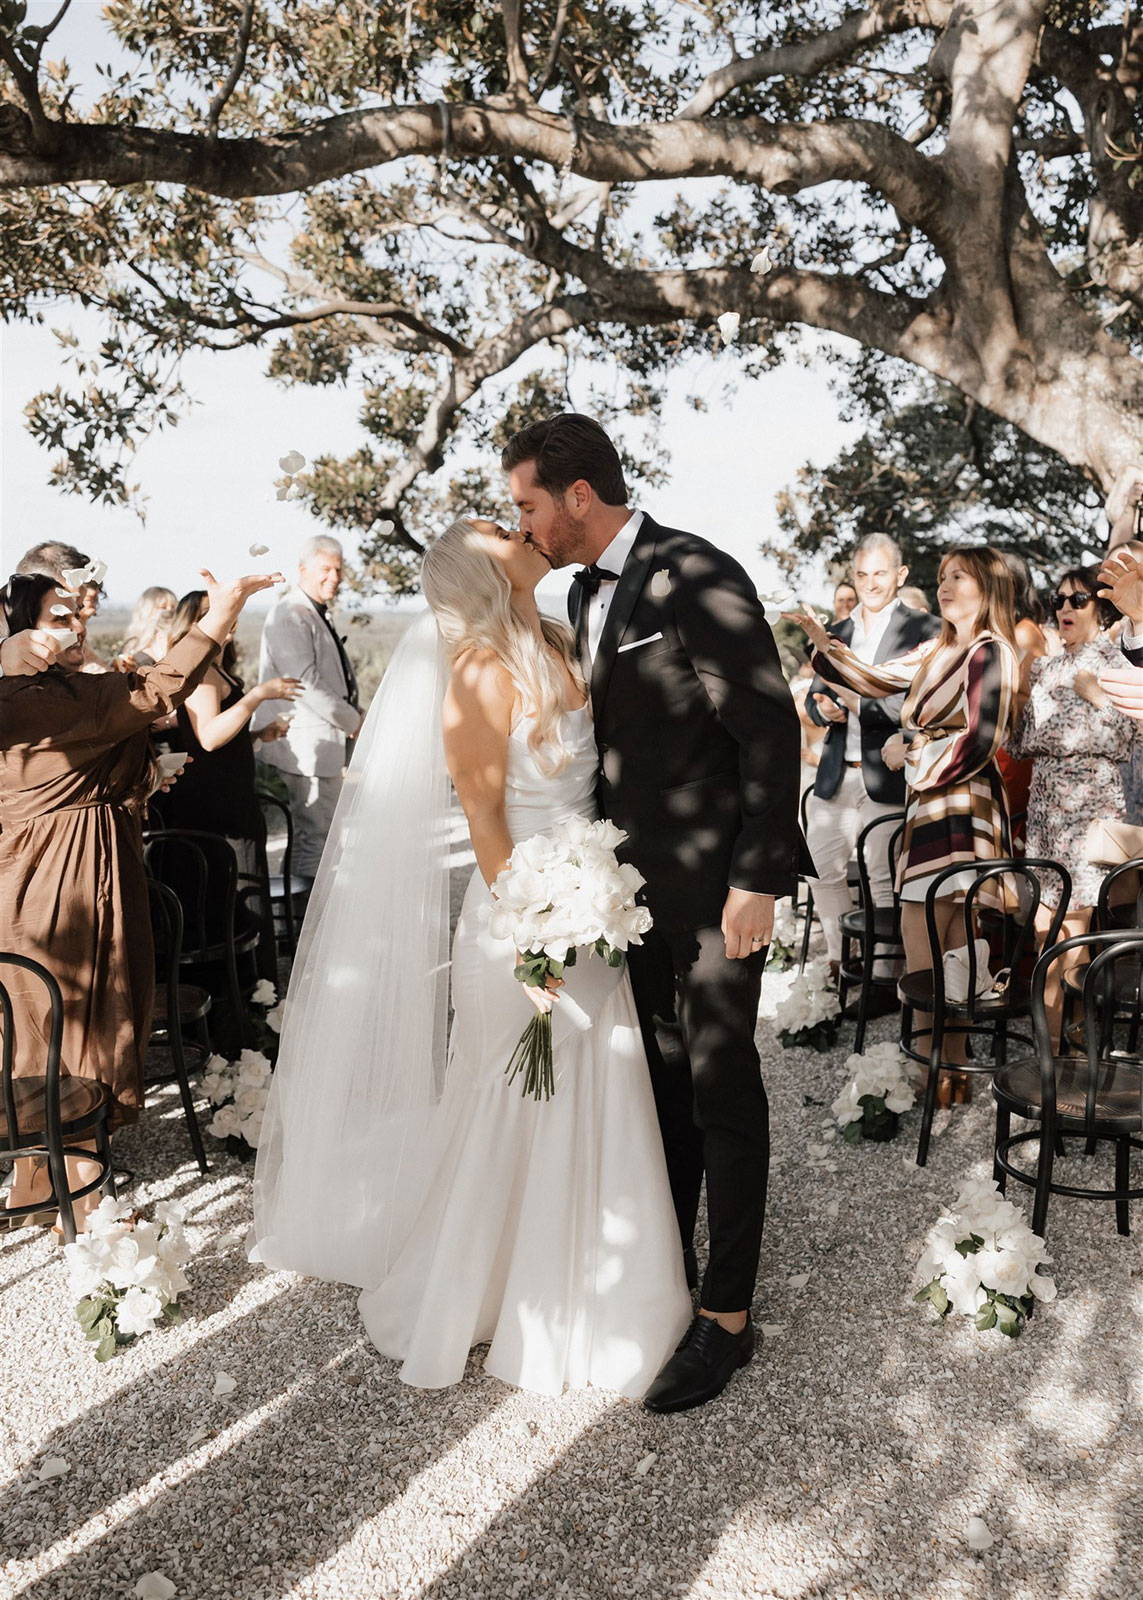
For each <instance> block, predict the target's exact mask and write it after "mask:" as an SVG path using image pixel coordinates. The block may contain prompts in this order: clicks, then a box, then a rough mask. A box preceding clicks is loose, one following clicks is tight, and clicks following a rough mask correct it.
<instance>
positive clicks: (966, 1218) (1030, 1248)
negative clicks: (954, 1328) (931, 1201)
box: [913, 1179, 1056, 1339]
mask: <svg viewBox="0 0 1143 1600" xmlns="http://www.w3.org/2000/svg"><path fill="white" fill-rule="evenodd" d="M1050 1261H1051V1257H1050V1256H1049V1255H1048V1253H1047V1248H1046V1246H1045V1244H1044V1241H1043V1239H1042V1238H1041V1237H1040V1235H1039V1234H1037V1233H1033V1232H1032V1230H1031V1228H1030V1227H1029V1226H1028V1224H1027V1223H1026V1222H1025V1220H1024V1216H1023V1213H1022V1212H1021V1211H1020V1209H1019V1208H1018V1207H1017V1206H1015V1205H1013V1204H1012V1202H1011V1201H1010V1200H1006V1199H1005V1198H1004V1196H1003V1195H1002V1194H1001V1193H1000V1190H999V1189H998V1188H997V1186H996V1184H995V1183H993V1182H992V1181H991V1180H981V1179H970V1180H969V1181H968V1182H967V1183H966V1184H965V1185H964V1186H963V1188H962V1189H961V1192H960V1194H959V1195H958V1197H957V1201H956V1205H955V1206H954V1207H953V1208H952V1209H951V1210H949V1211H946V1212H943V1213H942V1215H941V1217H940V1218H939V1220H938V1221H937V1222H936V1223H935V1224H934V1226H933V1227H932V1228H931V1229H930V1230H929V1233H928V1236H927V1237H926V1239H925V1250H924V1254H923V1255H922V1257H921V1259H920V1261H919V1263H918V1264H917V1271H916V1278H915V1281H916V1283H917V1284H918V1285H919V1287H918V1288H917V1291H916V1293H915V1295H914V1297H913V1298H914V1299H915V1300H917V1301H920V1302H922V1303H923V1302H925V1301H927V1302H928V1304H929V1305H931V1306H932V1308H933V1310H934V1311H935V1313H936V1314H937V1316H938V1317H940V1318H944V1317H947V1316H948V1314H949V1312H950V1311H955V1312H956V1313H957V1315H958V1316H962V1317H971V1318H972V1319H973V1323H974V1326H975V1327H976V1328H977V1329H978V1330H979V1331H980V1332H982V1333H983V1332H986V1331H987V1330H989V1329H992V1328H996V1329H998V1330H999V1332H1001V1333H1003V1334H1006V1335H1007V1336H1008V1337H1009V1338H1010V1339H1014V1338H1015V1337H1016V1336H1017V1334H1019V1332H1020V1331H1021V1329H1022V1328H1023V1326H1024V1324H1025V1323H1026V1322H1027V1320H1028V1318H1029V1316H1030V1315H1031V1314H1032V1309H1033V1307H1034V1306H1035V1304H1036V1301H1037V1300H1043V1301H1047V1300H1054V1299H1055V1298H1056V1284H1055V1280H1054V1279H1053V1278H1051V1277H1049V1276H1048V1274H1047V1273H1043V1272H1041V1271H1040V1270H1039V1269H1040V1267H1041V1266H1044V1265H1046V1264H1047V1263H1049V1262H1050Z"/></svg>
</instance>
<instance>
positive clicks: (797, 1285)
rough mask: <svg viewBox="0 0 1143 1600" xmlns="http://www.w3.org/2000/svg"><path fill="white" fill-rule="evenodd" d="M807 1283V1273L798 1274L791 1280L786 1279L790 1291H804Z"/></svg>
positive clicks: (808, 1277)
mask: <svg viewBox="0 0 1143 1600" xmlns="http://www.w3.org/2000/svg"><path fill="white" fill-rule="evenodd" d="M809 1281H810V1275H809V1273H808V1272H798V1273H795V1274H794V1276H793V1277H792V1278H787V1279H786V1282H787V1283H788V1284H789V1285H790V1288H791V1289H804V1288H805V1287H806V1284H807V1283H809Z"/></svg>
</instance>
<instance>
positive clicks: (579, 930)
mask: <svg viewBox="0 0 1143 1600" xmlns="http://www.w3.org/2000/svg"><path fill="white" fill-rule="evenodd" d="M626 837H627V835H626V834H625V833H623V831H622V830H621V829H619V828H617V827H616V826H615V824H614V823H612V822H608V821H605V820H600V821H596V822H592V821H589V820H588V819H587V818H586V817H572V818H570V819H569V820H568V821H567V822H565V823H562V824H561V825H560V826H559V827H557V828H553V829H552V830H551V831H550V832H549V833H538V834H534V835H532V837H531V838H528V839H522V840H521V841H520V843H519V844H517V845H516V846H515V848H514V849H513V851H512V855H511V858H510V859H509V862H508V865H507V866H506V867H505V868H504V870H503V872H501V873H500V875H499V877H498V878H497V879H496V882H495V883H494V884H493V886H492V895H493V905H492V910H491V913H490V917H489V929H490V931H491V933H492V934H493V936H494V937H495V938H497V939H506V940H511V942H512V943H513V945H514V946H515V948H516V950H517V951H519V953H520V961H519V964H518V965H517V967H516V977H517V979H518V980H519V981H520V982H521V983H524V984H527V985H529V986H530V987H534V988H546V987H547V984H548V981H549V979H551V978H557V979H559V978H562V977H563V974H564V972H565V971H566V969H567V968H568V967H571V966H574V965H575V961H576V955H577V952H578V951H579V950H581V949H587V950H588V951H589V953H590V952H592V951H594V952H595V953H596V954H598V955H600V956H602V957H603V959H604V960H605V961H606V962H607V963H608V964H609V965H610V966H613V967H618V966H621V965H622V964H623V960H624V956H625V953H626V951H627V950H628V948H629V947H630V946H631V945H632V944H641V943H642V937H643V934H645V933H646V932H647V930H648V929H649V928H650V926H651V913H650V912H649V911H648V910H647V908H646V907H645V906H641V905H638V904H637V903H636V898H635V897H636V895H637V894H638V892H639V890H640V889H641V888H642V887H643V878H642V875H641V874H640V873H639V872H638V871H636V869H635V868H634V867H632V866H631V865H630V864H629V863H624V864H620V862H619V861H618V860H617V859H616V856H615V851H616V849H617V848H618V847H619V845H621V844H622V843H623V841H624V840H625V839H626ZM506 1071H507V1074H508V1078H509V1081H511V1080H512V1079H514V1078H515V1076H516V1074H517V1073H518V1072H523V1074H524V1093H525V1094H531V1095H534V1096H535V1098H536V1099H544V1100H546V1099H548V1098H549V1097H550V1096H551V1094H552V1092H553V1090H554V1088H555V1078H554V1072H553V1065H552V1019H551V1015H550V1013H547V1012H538V1013H537V1015H536V1016H535V1017H534V1018H533V1019H532V1021H531V1022H530V1023H529V1024H528V1026H527V1028H525V1030H524V1033H523V1035H522V1036H521V1039H520V1043H519V1045H518V1046H517V1047H516V1050H515V1051H514V1052H513V1054H512V1059H511V1061H509V1063H508V1066H507V1069H506Z"/></svg>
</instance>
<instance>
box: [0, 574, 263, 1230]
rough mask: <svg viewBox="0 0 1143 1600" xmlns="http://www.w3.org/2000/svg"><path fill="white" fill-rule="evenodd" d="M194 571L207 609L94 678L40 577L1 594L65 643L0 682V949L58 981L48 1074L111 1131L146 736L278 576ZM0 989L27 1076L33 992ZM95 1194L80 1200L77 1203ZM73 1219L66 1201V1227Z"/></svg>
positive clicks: (60, 594) (136, 952) (135, 992)
mask: <svg viewBox="0 0 1143 1600" xmlns="http://www.w3.org/2000/svg"><path fill="white" fill-rule="evenodd" d="M204 577H206V579H207V585H208V594H209V597H210V604H209V608H208V610H207V613H206V615H205V616H204V617H203V619H202V621H201V623H200V624H199V625H198V626H196V627H194V628H192V629H191V631H190V632H189V633H188V634H187V636H186V638H184V639H182V640H181V641H180V642H179V644H177V645H176V646H175V647H174V648H173V649H172V650H171V651H170V652H169V653H168V654H167V656H166V658H165V659H164V660H163V661H160V662H158V663H157V664H156V665H155V666H152V667H146V668H142V669H140V670H138V671H134V672H124V673H119V672H109V673H104V674H100V675H91V674H88V673H84V672H82V671H81V670H80V668H81V667H82V664H83V659H84V626H83V623H82V621H81V620H80V619H79V617H78V616H77V615H76V596H74V595H71V594H68V593H67V592H66V591H64V590H63V589H61V588H57V586H56V583H55V582H54V580H52V579H50V578H15V579H13V580H12V582H11V583H10V584H9V587H8V594H7V600H8V615H9V624H10V627H11V630H12V632H13V633H14V634H15V633H18V632H20V631H21V630H23V629H35V628H41V629H42V628H52V627H56V628H58V629H60V630H61V631H62V630H64V629H68V628H70V629H71V630H72V632H73V633H74V635H75V638H74V642H73V643H71V644H67V643H66V641H59V642H60V644H61V646H62V647H61V648H60V653H59V655H58V657H57V659H56V661H55V663H54V664H53V665H52V666H51V667H49V668H48V669H47V670H46V671H43V672H40V673H36V672H34V671H29V672H28V673H26V674H24V675H21V676H11V677H9V676H6V677H3V678H0V930H3V931H2V933H0V939H2V941H3V944H4V946H5V947H6V948H8V949H11V950H14V951H16V952H17V953H19V954H20V955H25V956H30V957H31V958H32V959H33V960H36V961H39V962H40V963H41V964H42V965H44V966H45V967H47V968H48V970H49V971H51V972H52V973H53V974H54V976H55V977H56V978H57V979H58V981H59V983H60V986H61V988H62V990H63V998H64V1031H63V1051H62V1067H63V1070H64V1071H65V1072H68V1073H74V1074H77V1075H79V1076H81V1077H87V1078H97V1079H98V1080H99V1081H100V1082H102V1083H105V1084H106V1085H107V1086H108V1088H109V1089H110V1090H111V1094H112V1100H113V1110H112V1126H113V1127H114V1126H116V1125H121V1124H122V1123H124V1122H133V1121H134V1120H135V1119H136V1117H137V1116H138V1114H139V1111H140V1109H141V1107H142V1103H143V1083H142V1068H143V1055H144V1052H145V1050H146V1046H147V1039H148V1035H149V1033H150V1025H151V1006H152V999H153V990H154V954H153V950H152V946H151V935H150V911H149V904H148V896H147V886H146V877H145V874H144V870H143V845H142V831H141V813H142V808H143V806H144V804H145V802H146V799H147V796H148V794H149V793H150V791H151V789H152V788H153V787H154V766H153V762H152V759H151V754H150V746H149V742H148V737H147V730H148V728H149V726H150V724H151V723H152V722H153V721H154V719H155V718H156V717H160V716H164V715H167V714H169V713H170V712H172V711H174V710H175V709H176V708H177V707H178V706H179V705H181V704H182V702H183V701H184V700H185V699H186V697H187V695H188V694H190V693H191V691H192V690H193V689H194V687H195V685H196V684H197V683H199V682H200V681H201V679H202V677H203V674H204V673H205V672H206V670H207V668H208V666H209V665H210V663H211V661H212V660H213V659H214V657H215V656H216V654H217V653H218V650H219V647H220V644H221V642H222V641H223V640H224V639H225V638H226V637H227V635H228V634H229V633H230V631H231V629H232V628H233V626H234V624H235V622H236V620H237V618H238V614H239V612H240V611H241V610H242V607H243V605H244V604H245V602H246V600H247V599H248V598H249V596H250V595H252V594H255V593H257V592H258V591H259V590H261V589H266V588H269V587H270V586H271V584H273V583H275V582H280V581H281V580H280V579H279V578H277V577H276V576H275V577H261V576H260V577H252V578H242V579H239V580H238V581H237V582H236V583H234V584H232V585H229V586H221V585H218V584H217V583H215V581H214V579H213V578H212V577H210V575H209V574H204ZM61 608H66V611H64V612H63V614H60V612H61ZM5 981H6V983H7V984H8V985H9V988H10V992H11V994H12V1001H13V1006H14V1010H15V1033H16V1049H17V1056H16V1071H17V1073H26V1074H29V1075H35V1076H41V1075H42V1073H43V1070H44V1059H45V1053H46V1047H47V1037H48V1031H49V1029H48V1018H47V1008H46V1003H45V998H44V992H43V988H42V986H38V985H36V984H35V982H34V980H32V979H31V978H30V977H29V978H27V979H26V980H23V981H22V980H21V976H20V975H18V974H16V975H13V976H8V974H7V973H6V975H5ZM71 1165H73V1163H71V1162H69V1166H71ZM32 1167H33V1162H32V1161H31V1160H30V1159H25V1160H21V1161H19V1162H18V1163H17V1168H18V1171H17V1174H16V1177H15V1179H14V1180H13V1188H12V1192H11V1195H10V1200H9V1203H10V1204H13V1205H15V1204H18V1203H21V1202H30V1201H31V1200H34V1199H37V1198H40V1197H41V1196H46V1194H47V1192H48V1190H47V1173H46V1171H42V1172H41V1171H29V1170H27V1169H29V1168H32ZM74 1168H75V1171H74V1174H73V1179H72V1181H73V1183H74V1182H75V1181H76V1179H79V1180H80V1181H87V1179H86V1177H85V1172H84V1169H85V1168H86V1169H88V1173H89V1174H90V1173H91V1172H92V1170H93V1169H91V1167H90V1163H87V1162H83V1161H81V1160H79V1159H76V1160H75V1161H74ZM21 1169H23V1170H21ZM98 1198H99V1197H98V1195H92V1196H89V1197H88V1201H87V1205H88V1207H90V1206H94V1205H95V1204H98ZM83 1210H84V1204H83V1202H81V1203H80V1205H79V1206H77V1217H76V1220H77V1223H79V1222H80V1214H81V1213H82V1211H83Z"/></svg>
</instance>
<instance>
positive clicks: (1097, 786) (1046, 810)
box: [1010, 567, 1137, 1033]
mask: <svg viewBox="0 0 1143 1600" xmlns="http://www.w3.org/2000/svg"><path fill="white" fill-rule="evenodd" d="M1098 590H1099V568H1098V567H1072V568H1070V569H1069V570H1068V571H1067V572H1065V573H1063V574H1062V576H1061V577H1060V579H1059V581H1058V583H1057V584H1056V590H1055V593H1054V594H1053V596H1052V599H1051V607H1052V611H1053V613H1054V614H1055V617H1056V625H1057V627H1058V628H1059V632H1060V639H1061V640H1062V642H1063V651H1062V653H1061V654H1060V655H1057V656H1041V657H1040V658H1039V659H1038V660H1036V661H1033V662H1032V666H1031V687H1030V692H1029V695H1028V699H1027V702H1026V704H1025V706H1024V709H1023V711H1022V713H1021V715H1020V717H1019V720H1018V722H1017V725H1016V732H1015V735H1014V737H1013V739H1012V742H1011V746H1010V748H1011V750H1012V753H1013V755H1014V756H1016V757H1021V756H1023V757H1034V758H1035V759H1034V762H1033V766H1032V785H1031V792H1030V795H1029V801H1028V854H1029V855H1031V856H1042V857H1046V858H1047V859H1049V860H1051V861H1059V862H1061V863H1062V865H1063V866H1065V867H1066V868H1067V869H1068V872H1069V873H1070V874H1071V879H1072V894H1071V900H1070V902H1069V907H1068V914H1067V916H1066V917H1065V918H1064V924H1063V928H1062V929H1061V932H1060V937H1061V939H1070V938H1072V937H1073V936H1074V935H1075V934H1079V933H1086V932H1087V929H1088V924H1089V923H1090V921H1091V913H1092V908H1093V906H1094V905H1095V902H1096V900H1097V899H1098V898H1099V888H1100V884H1101V883H1102V882H1103V879H1104V878H1105V876H1106V875H1107V871H1108V868H1107V866H1106V865H1102V866H1100V865H1097V864H1095V863H1094V862H1092V861H1090V860H1089V859H1088V852H1087V831H1088V827H1089V825H1090V824H1091V823H1092V822H1093V821H1095V820H1096V819H1097V818H1105V819H1109V820H1111V819H1114V820H1117V821H1123V820H1124V819H1125V818H1126V816H1127V806H1126V801H1125V796H1124V791H1123V774H1122V772H1121V770H1120V765H1119V764H1120V763H1121V762H1124V761H1127V760H1129V759H1130V756H1131V753H1132V748H1133V745H1134V744H1135V742H1136V740H1137V733H1136V729H1135V725H1134V724H1133V723H1132V722H1129V721H1128V720H1127V719H1126V718H1123V717H1121V716H1120V715H1119V714H1118V712H1117V711H1116V710H1115V707H1114V706H1113V705H1112V702H1111V697H1110V695H1108V693H1107V691H1106V690H1105V689H1102V688H1101V687H1100V685H1099V674H1100V673H1101V672H1103V671H1105V670H1107V669H1109V668H1113V667H1116V666H1118V665H1119V662H1120V660H1121V659H1122V657H1121V653H1120V651H1119V649H1118V648H1117V647H1116V646H1115V645H1114V644H1113V643H1112V642H1111V640H1110V639H1108V638H1107V637H1106V634H1105V630H1106V629H1107V628H1109V627H1110V626H1111V625H1112V623H1113V622H1115V621H1116V620H1117V618H1118V615H1119V614H1118V612H1117V611H1116V609H1115V607H1114V606H1113V605H1111V604H1110V602H1108V601H1107V600H1101V599H1100V598H1099V596H1098ZM1043 894H1044V899H1043V901H1042V903H1041V905H1040V909H1039V911H1038V913H1037V927H1038V928H1039V929H1040V931H1041V933H1044V932H1046V931H1047V929H1048V926H1049V924H1050V922H1051V920H1052V913H1053V912H1054V910H1055V908H1056V905H1057V903H1058V898H1059V897H1058V893H1057V886H1056V881H1055V879H1054V877H1053V875H1052V874H1050V873H1045V875H1044V880H1043ZM1075 954H1076V955H1077V956H1079V955H1080V954H1081V952H1075ZM1072 964H1074V963H1069V962H1068V961H1067V958H1064V959H1063V960H1062V961H1060V962H1057V963H1056V964H1055V965H1054V966H1053V968H1052V971H1051V972H1050V973H1049V977H1048V984H1047V987H1046V989H1045V999H1046V1001H1047V1006H1048V1015H1049V1019H1050V1020H1051V1022H1052V1028H1053V1033H1055V1032H1056V1031H1057V1030H1058V1028H1059V1021H1060V1012H1061V1006H1062V996H1061V988H1060V985H1061V979H1062V977H1063V976H1064V972H1063V971H1061V968H1063V969H1065V970H1066V968H1067V967H1068V966H1069V965H1072Z"/></svg>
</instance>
